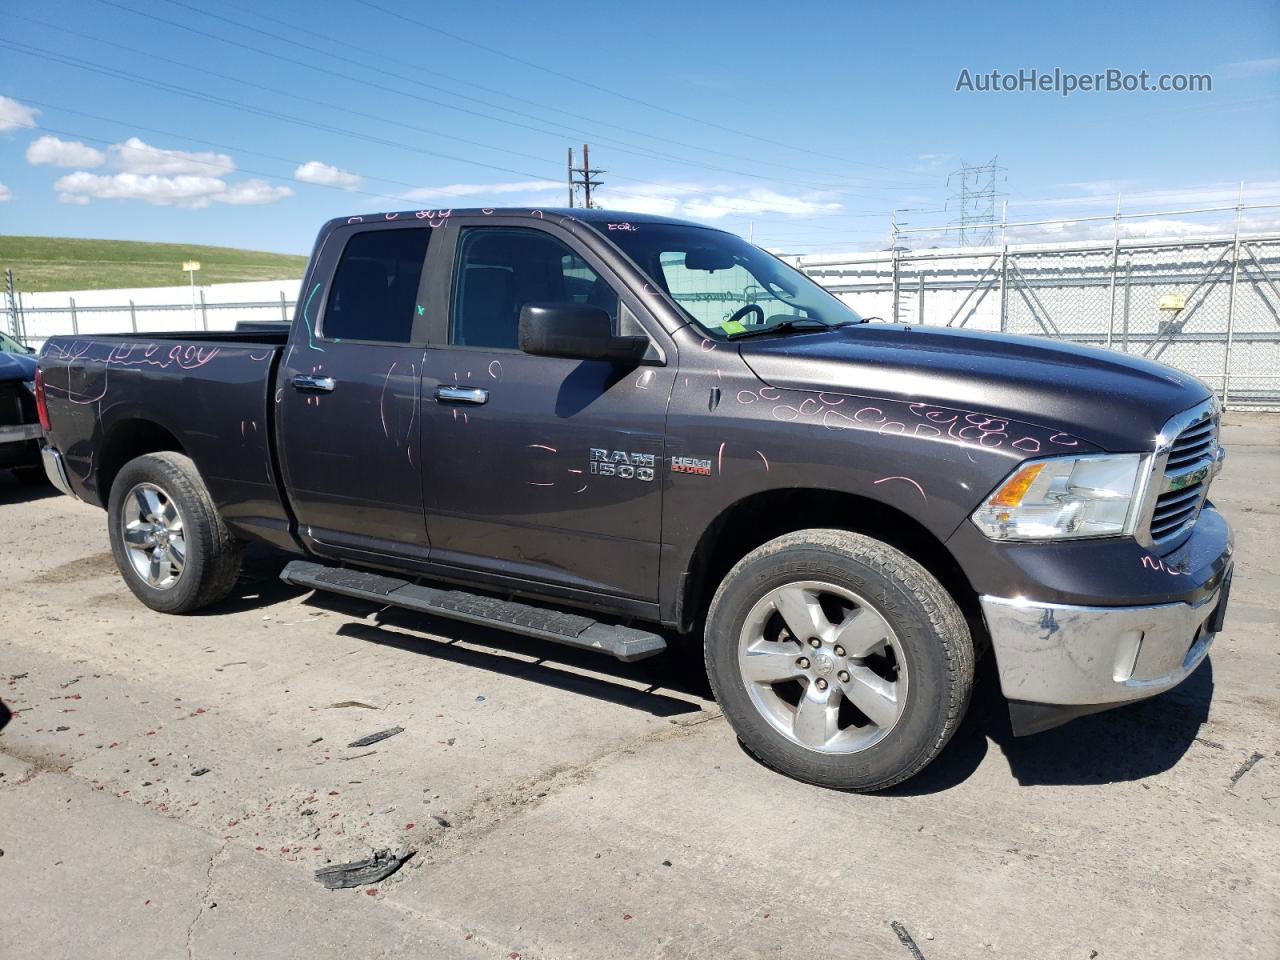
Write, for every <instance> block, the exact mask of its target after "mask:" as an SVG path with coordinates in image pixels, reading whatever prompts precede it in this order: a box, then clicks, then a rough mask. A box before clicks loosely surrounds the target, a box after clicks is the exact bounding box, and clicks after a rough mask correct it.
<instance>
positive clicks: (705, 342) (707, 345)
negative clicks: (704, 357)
mask: <svg viewBox="0 0 1280 960" xmlns="http://www.w3.org/2000/svg"><path fill="white" fill-rule="evenodd" d="M698 346H699V347H701V348H702V352H703V353H710V352H711V351H712V350H714V349H715V348H716V345H715V342H714V341H712V340H711V339H710V338H709V337H703V338H702V343H700V344H698Z"/></svg>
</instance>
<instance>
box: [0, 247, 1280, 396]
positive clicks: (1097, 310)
mask: <svg viewBox="0 0 1280 960" xmlns="http://www.w3.org/2000/svg"><path fill="white" fill-rule="evenodd" d="M795 263H796V265H797V266H798V267H799V268H800V269H801V270H803V271H804V272H805V273H806V274H808V275H809V276H810V277H812V278H813V279H814V280H816V281H817V282H818V283H821V284H823V285H824V286H826V287H827V288H828V289H830V290H831V291H832V292H833V293H835V294H837V295H838V296H840V297H842V298H843V299H845V300H847V301H848V302H849V303H850V304H851V305H852V306H854V307H856V308H857V309H858V311H859V312H860V313H862V314H863V315H864V316H877V317H879V318H881V319H886V320H896V321H897V322H900V323H915V324H929V325H941V326H948V327H954V328H959V327H964V328H968V329H978V330H992V331H996V330H998V331H1002V332H1005V333H1016V334H1027V335H1030V336H1043V337H1050V338H1053V339H1057V340H1064V341H1070V342H1073V343H1080V344H1088V345H1091V346H1097V347H1103V348H1107V349H1111V350H1118V351H1121V352H1124V353H1129V354H1133V355H1135V356H1140V357H1147V358H1149V359H1152V360H1158V361H1160V362H1162V363H1167V364H1169V365H1170V366H1173V367H1177V368H1178V369H1180V370H1184V371H1186V372H1188V373H1191V374H1193V375H1195V376H1197V377H1199V378H1200V379H1202V380H1204V381H1205V382H1206V383H1207V384H1209V386H1210V387H1211V388H1213V389H1214V390H1216V391H1217V392H1218V394H1219V395H1220V396H1221V397H1222V398H1223V400H1224V402H1225V403H1226V404H1227V406H1229V407H1232V408H1250V409H1276V410H1280V234H1273V235H1257V236H1248V237H1243V236H1236V237H1231V238H1215V239H1206V240H1140V241H1127V240H1117V241H1114V242H1112V243H1095V244H1092V245H1077V246H1070V245H1066V244H1052V245H1042V246H1038V247H1037V246H1033V245H1006V246H999V247H988V248H976V249H965V250H929V251H920V252H912V251H905V250H899V249H896V248H895V249H894V250H892V251H885V252H878V253H868V254H861V255H856V256H853V257H847V258H839V259H837V258H824V257H804V258H799V259H797V260H795ZM38 296H39V298H40V302H41V305H40V306H35V307H33V306H29V305H27V303H25V302H24V300H25V298H24V295H23V294H22V293H16V292H12V290H10V292H9V293H8V296H7V298H6V299H7V303H6V320H7V325H8V329H9V332H10V333H11V334H12V335H13V336H15V337H16V338H17V339H19V340H20V341H22V342H25V343H29V344H32V345H35V344H39V343H41V342H43V340H44V339H45V338H47V337H49V336H53V335H55V334H71V335H73V336H89V335H93V334H101V333H155V332H160V331H165V330H175V329H177V330H181V329H197V330H232V329H234V328H235V326H236V324H237V323H240V322H246V321H250V322H255V323H261V322H268V321H285V322H288V321H289V320H290V319H291V318H292V316H293V310H294V305H295V301H294V300H293V299H292V298H290V297H287V296H286V294H285V293H284V292H283V291H281V292H279V299H278V300H275V299H272V300H258V301H241V302H227V303H221V302H220V303H210V302H206V300H205V296H204V293H203V291H200V293H199V298H198V300H197V301H196V302H194V303H190V302H189V303H169V304H141V303H134V302H133V301H128V302H123V303H105V304H95V305H92V306H86V305H82V304H77V303H76V301H75V299H74V298H73V297H68V298H67V301H66V303H65V304H64V303H62V301H61V300H58V301H57V302H55V303H50V298H51V297H54V296H57V295H52V294H41V295H38ZM682 298H683V299H689V300H697V299H698V295H697V294H696V293H685V294H683V295H682ZM686 306H688V307H689V308H691V309H694V310H695V311H696V310H697V309H698V305H697V304H694V303H689V304H686ZM702 306H705V307H708V308H715V307H719V306H720V305H718V304H710V305H702Z"/></svg>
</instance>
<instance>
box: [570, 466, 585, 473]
mask: <svg viewBox="0 0 1280 960" xmlns="http://www.w3.org/2000/svg"><path fill="white" fill-rule="evenodd" d="M569 473H582V471H581V470H578V469H575V468H574V467H570V468H569Z"/></svg>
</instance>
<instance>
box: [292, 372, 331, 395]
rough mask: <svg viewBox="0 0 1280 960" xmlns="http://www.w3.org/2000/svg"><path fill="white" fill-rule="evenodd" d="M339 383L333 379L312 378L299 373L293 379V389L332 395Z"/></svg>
mask: <svg viewBox="0 0 1280 960" xmlns="http://www.w3.org/2000/svg"><path fill="white" fill-rule="evenodd" d="M337 385H338V381H337V380H335V379H333V377H311V376H307V375H306V374H302V373H299V374H297V375H296V376H295V377H294V378H293V389H295V390H309V391H314V392H318V393H332V392H333V388H334V387H336V386H337Z"/></svg>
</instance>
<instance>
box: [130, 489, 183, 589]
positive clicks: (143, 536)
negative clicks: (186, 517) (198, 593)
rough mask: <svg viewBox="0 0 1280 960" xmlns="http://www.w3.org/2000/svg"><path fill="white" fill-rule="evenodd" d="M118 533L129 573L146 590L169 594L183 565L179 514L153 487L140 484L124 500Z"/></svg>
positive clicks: (175, 505)
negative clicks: (131, 572)
mask: <svg viewBox="0 0 1280 960" xmlns="http://www.w3.org/2000/svg"><path fill="white" fill-rule="evenodd" d="M120 532H121V535H122V537H123V540H124V546H125V552H126V553H127V554H128V557H129V563H130V564H131V565H132V566H133V571H134V573H136V574H137V575H138V576H139V578H141V579H142V580H143V581H144V582H145V583H146V584H147V586H149V587H154V588H155V589H157V590H171V589H172V588H173V587H174V586H176V585H177V583H178V581H179V580H180V579H181V578H182V571H183V568H184V567H185V566H186V563H187V540H186V535H185V533H184V530H183V524H182V513H181V512H180V511H179V510H178V507H177V504H175V503H174V502H173V498H172V497H170V496H169V494H167V493H165V492H164V490H162V489H161V488H160V487H157V486H156V485H155V484H154V483H140V484H138V485H137V486H135V487H134V488H133V489H132V490H130V491H129V493H128V494H127V495H126V496H125V500H124V506H123V507H122V508H121V511H120Z"/></svg>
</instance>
